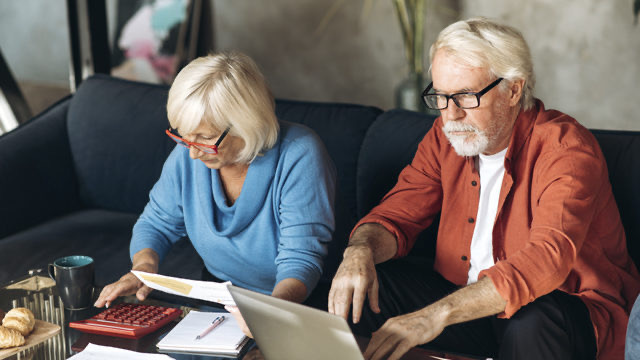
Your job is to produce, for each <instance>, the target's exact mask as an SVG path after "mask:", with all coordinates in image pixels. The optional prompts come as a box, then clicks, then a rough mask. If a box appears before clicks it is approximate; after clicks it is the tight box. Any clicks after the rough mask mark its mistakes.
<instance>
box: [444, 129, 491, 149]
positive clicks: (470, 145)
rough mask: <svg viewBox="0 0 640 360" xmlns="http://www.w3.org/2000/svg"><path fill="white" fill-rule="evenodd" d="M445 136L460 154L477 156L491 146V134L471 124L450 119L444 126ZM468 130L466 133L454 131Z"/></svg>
mask: <svg viewBox="0 0 640 360" xmlns="http://www.w3.org/2000/svg"><path fill="white" fill-rule="evenodd" d="M442 130H443V131H444V134H445V136H446V137H447V139H448V140H449V143H451V146H453V149H454V150H455V151H456V153H457V154H458V155H460V156H476V155H478V154H481V153H483V152H485V151H486V150H487V148H488V147H489V136H487V134H486V133H485V132H484V131H481V130H480V129H478V128H476V127H475V126H473V125H470V124H464V123H461V122H457V121H448V122H446V123H445V124H444V126H443V127H442ZM457 131H466V132H468V134H466V135H455V134H452V133H453V132H457Z"/></svg>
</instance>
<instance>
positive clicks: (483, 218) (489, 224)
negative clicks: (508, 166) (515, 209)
mask: <svg viewBox="0 0 640 360" xmlns="http://www.w3.org/2000/svg"><path fill="white" fill-rule="evenodd" d="M506 154H507V149H504V150H502V151H500V152H499V153H497V154H493V155H482V154H480V155H479V156H478V168H479V171H480V202H479V204H478V214H477V216H476V226H475V228H474V229H473V237H472V238H471V257H470V259H469V278H468V279H467V284H472V283H475V282H476V281H478V274H479V273H480V271H482V270H484V269H488V268H490V267H492V266H493V265H494V262H493V225H494V223H495V220H496V212H497V211H498V200H499V198H500V188H501V187H502V178H503V176H504V157H505V155H506Z"/></svg>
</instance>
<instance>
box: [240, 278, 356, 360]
mask: <svg viewBox="0 0 640 360" xmlns="http://www.w3.org/2000/svg"><path fill="white" fill-rule="evenodd" d="M228 288H229V292H230V293H231V296H232V297H233V300H235V302H236V305H237V306H238V309H240V312H241V313H242V317H243V318H244V321H245V322H246V323H247V326H248V327H249V329H250V330H251V334H252V335H253V338H254V340H255V341H256V343H257V344H258V347H259V348H260V351H261V352H262V354H263V355H264V357H265V359H266V360H289V359H291V360H300V359H305V360H314V359H318V360H326V359H364V358H363V356H362V352H361V351H360V348H359V347H358V344H357V343H356V339H355V338H354V337H353V333H351V329H350V328H349V325H348V324H347V321H346V320H345V319H343V318H341V317H340V316H337V315H333V314H330V313H328V312H326V311H322V310H318V309H314V308H311V307H308V306H305V305H300V304H296V303H293V302H290V301H286V300H282V299H277V298H274V297H271V296H268V295H264V294H260V293H257V292H254V291H250V290H246V289H242V288H239V287H236V286H233V285H229V286H228Z"/></svg>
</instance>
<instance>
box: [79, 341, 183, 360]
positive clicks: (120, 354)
mask: <svg viewBox="0 0 640 360" xmlns="http://www.w3.org/2000/svg"><path fill="white" fill-rule="evenodd" d="M113 359H118V360H171V359H173V358H172V357H169V356H167V355H161V354H143V353H138V352H135V351H130V350H124V349H118V348H114V347H110V346H101V345H96V344H89V345H87V347H86V348H85V349H84V350H82V352H80V353H78V354H76V355H73V356H72V357H70V358H69V360H113Z"/></svg>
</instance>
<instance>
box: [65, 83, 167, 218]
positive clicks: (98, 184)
mask: <svg viewBox="0 0 640 360" xmlns="http://www.w3.org/2000/svg"><path fill="white" fill-rule="evenodd" d="M167 91H168V88H167V87H166V86H159V85H153V84H143V83H138V82H132V81H127V80H122V79H117V78H112V77H109V76H105V75H96V76H93V77H91V78H89V79H87V80H85V81H84V82H83V83H82V85H81V86H80V87H79V88H78V91H77V92H76V94H75V95H74V96H73V99H72V100H71V105H70V107H69V114H68V122H67V126H68V132H69V141H70V144H71V152H72V154H73V159H74V163H75V167H76V173H77V178H78V183H79V188H80V196H81V199H82V201H83V202H84V204H85V205H86V206H87V207H97V208H102V209H107V210H114V211H124V212H129V213H135V214H138V213H141V212H142V209H143V208H144V205H145V204H146V203H147V201H148V200H149V191H150V190H151V187H152V186H153V184H155V182H156V180H157V179H158V177H159V176H160V172H161V170H162V165H163V164H164V161H165V159H166V158H167V156H168V155H169V152H170V151H171V150H172V149H173V147H174V146H175V143H173V142H172V141H171V140H170V139H168V138H167V136H166V135H165V133H164V131H165V129H166V128H167V125H168V120H167V114H166V109H165V105H166V99H167Z"/></svg>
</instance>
